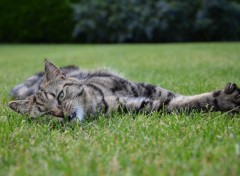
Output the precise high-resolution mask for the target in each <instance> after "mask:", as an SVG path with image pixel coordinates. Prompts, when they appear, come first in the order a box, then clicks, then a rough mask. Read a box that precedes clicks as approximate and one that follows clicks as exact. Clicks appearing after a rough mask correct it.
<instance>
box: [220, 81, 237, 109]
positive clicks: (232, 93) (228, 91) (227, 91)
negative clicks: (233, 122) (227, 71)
mask: <svg viewBox="0 0 240 176" xmlns="http://www.w3.org/2000/svg"><path fill="white" fill-rule="evenodd" d="M220 98H221V99H220V101H221V100H222V101H221V103H222V104H223V107H224V108H226V110H228V111H232V112H237V113H240V89H239V88H238V86H237V85H236V84H235V83H228V84H227V85H226V86H225V88H224V89H223V93H222V96H220Z"/></svg>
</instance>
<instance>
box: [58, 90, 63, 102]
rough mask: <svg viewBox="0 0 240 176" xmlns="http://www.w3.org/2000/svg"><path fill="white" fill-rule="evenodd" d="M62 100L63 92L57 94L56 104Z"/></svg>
mask: <svg viewBox="0 0 240 176" xmlns="http://www.w3.org/2000/svg"><path fill="white" fill-rule="evenodd" d="M63 98H64V92H63V91H61V92H60V93H59V94H58V97H57V100H58V102H61V101H62V100H63Z"/></svg>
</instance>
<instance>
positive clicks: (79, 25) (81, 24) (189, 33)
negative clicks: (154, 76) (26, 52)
mask: <svg viewBox="0 0 240 176" xmlns="http://www.w3.org/2000/svg"><path fill="white" fill-rule="evenodd" d="M239 40H240V0H115V1H114V0H32V1H29V0H17V1H16V0H0V42H1V43H150V42H151V43H155V42H189V41H239Z"/></svg>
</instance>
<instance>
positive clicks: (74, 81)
mask: <svg viewBox="0 0 240 176" xmlns="http://www.w3.org/2000/svg"><path fill="white" fill-rule="evenodd" d="M44 68H45V71H44V72H40V73H37V74H35V75H34V76H32V77H30V78H29V79H28V80H27V81H26V82H25V83H23V84H20V85H18V86H16V87H15V88H13V89H12V90H11V93H10V94H11V95H12V96H13V97H14V98H15V99H18V100H14V101H11V102H10V103H9V107H10V108H11V109H12V110H14V111H16V112H18V113H20V114H27V115H29V116H31V117H38V116H43V115H46V114H50V115H52V116H55V117H59V118H61V119H62V118H65V117H66V118H67V119H68V120H69V121H73V120H77V121H82V120H83V119H85V118H86V117H90V116H96V115H97V114H99V113H104V114H105V115H106V116H108V115H109V114H110V113H111V112H113V111H120V112H125V111H126V112H131V111H132V112H146V113H151V112H153V111H158V112H167V113H168V112H169V113H170V112H179V111H187V112H191V111H192V110H198V111H221V112H231V113H239V112H240V89H239V88H238V87H237V85H236V84H235V83H228V84H227V85H226V86H225V88H224V89H222V90H216V91H212V92H208V93H203V94H199V95H193V96H184V95H180V94H176V93H173V92H170V91H168V90H166V89H164V88H161V87H159V86H155V85H151V84H147V83H136V82H132V81H129V80H127V79H125V78H123V77H121V76H119V75H117V74H116V73H113V72H111V71H107V70H98V71H94V72H85V71H82V70H81V69H79V68H78V67H76V66H68V67H63V68H60V69H59V68H58V67H57V66H55V65H54V64H53V63H51V62H49V61H48V60H46V61H45V64H44Z"/></svg>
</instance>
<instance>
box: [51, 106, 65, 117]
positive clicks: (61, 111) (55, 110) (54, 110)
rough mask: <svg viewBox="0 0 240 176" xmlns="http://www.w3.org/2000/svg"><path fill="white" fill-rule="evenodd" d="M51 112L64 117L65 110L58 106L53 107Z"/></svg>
mask: <svg viewBox="0 0 240 176" xmlns="http://www.w3.org/2000/svg"><path fill="white" fill-rule="evenodd" d="M51 114H52V115H53V116H56V117H64V113H63V110H62V108H61V107H60V106H58V107H57V108H53V109H51Z"/></svg>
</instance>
